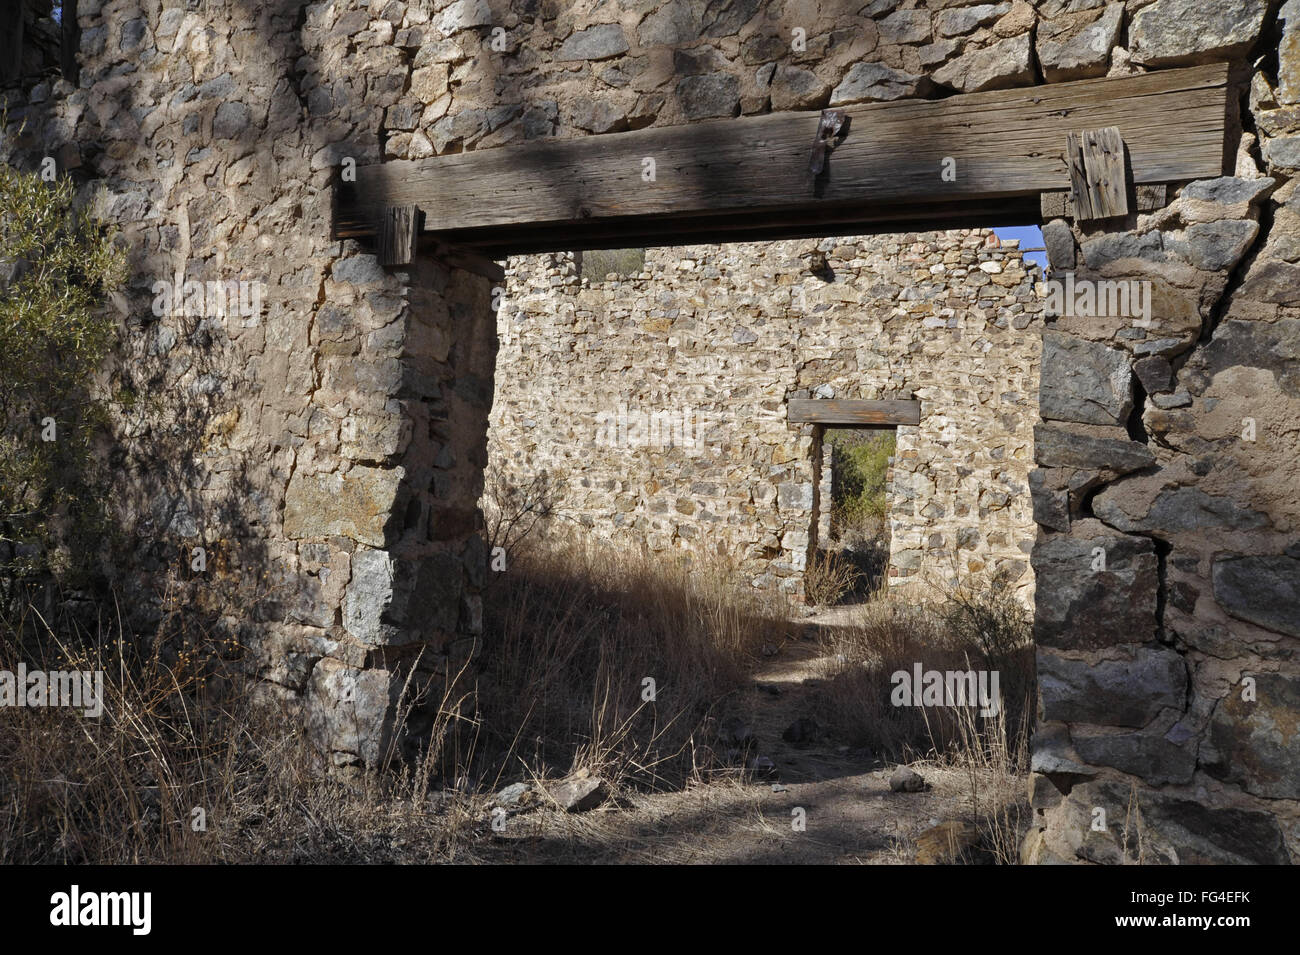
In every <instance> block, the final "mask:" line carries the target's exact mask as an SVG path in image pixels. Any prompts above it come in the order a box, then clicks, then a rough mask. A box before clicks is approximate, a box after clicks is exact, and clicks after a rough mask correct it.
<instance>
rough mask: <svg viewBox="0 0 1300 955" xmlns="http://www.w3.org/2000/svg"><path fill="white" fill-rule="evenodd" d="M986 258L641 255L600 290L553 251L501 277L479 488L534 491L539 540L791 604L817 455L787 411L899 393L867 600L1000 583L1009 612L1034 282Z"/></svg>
mask: <svg viewBox="0 0 1300 955" xmlns="http://www.w3.org/2000/svg"><path fill="white" fill-rule="evenodd" d="M997 243H998V240H997V237H996V236H994V235H993V234H992V233H990V232H988V231H983V230H980V231H965V232H950V233H930V234H922V235H904V236H877V237H870V238H853V237H848V238H841V239H826V240H822V241H821V242H817V241H811V240H810V241H802V242H794V241H789V242H773V243H757V244H755V243H737V244H730V245H723V246H716V245H713V246H688V247H685V248H675V249H662V248H661V249H650V250H648V252H647V254H646V261H645V267H644V271H643V272H641V273H640V274H638V275H636V276H634V277H628V278H620V277H617V276H610V277H609V278H610V279H611V280H609V281H606V277H605V276H597V275H589V274H580V270H579V269H578V267H577V263H576V262H575V259H574V257H573V256H572V255H553V256H549V255H548V256H526V257H520V258H517V259H515V260H512V262H511V270H510V272H509V273H508V275H507V282H506V286H505V288H506V291H507V295H506V297H505V299H504V302H503V307H502V308H501V309H500V311H499V317H498V336H499V338H500V340H501V342H502V347H501V351H500V353H499V354H498V358H497V376H496V388H497V394H496V401H495V402H494V404H493V410H492V417H491V425H490V436H491V437H490V442H489V458H490V466H489V474H490V476H491V478H492V479H493V480H501V481H504V482H506V483H507V484H510V485H514V486H529V485H531V484H532V483H533V482H535V481H537V480H538V479H539V478H540V476H541V475H543V474H544V475H545V476H546V479H547V482H548V487H549V489H550V492H551V494H553V495H554V497H553V499H552V500H550V501H548V503H549V505H550V508H551V512H550V516H551V524H552V526H553V529H554V530H557V531H560V532H564V531H566V530H573V531H576V532H577V533H578V534H579V535H580V536H582V537H586V538H595V539H601V540H610V541H614V542H617V543H620V544H621V545H623V546H626V547H631V548H638V547H640V546H642V545H645V546H648V547H649V548H650V549H651V550H653V551H658V552H663V551H686V552H690V553H699V554H704V555H707V558H708V559H709V560H716V559H722V560H724V561H731V562H734V563H735V564H736V565H737V567H738V569H739V570H740V571H741V572H742V573H744V574H745V577H746V579H747V580H748V581H749V582H750V583H752V584H753V586H755V587H757V588H761V589H778V590H780V591H783V592H785V593H787V594H790V595H793V596H796V597H798V596H800V595H801V594H802V587H803V572H804V569H805V566H806V561H807V558H808V553H809V548H810V547H816V546H817V545H818V543H819V542H821V543H822V544H823V546H824V545H825V543H826V542H827V541H828V539H829V535H830V526H829V523H830V522H829V518H830V492H831V487H830V482H831V462H830V447H829V445H828V444H827V445H823V443H822V436H821V428H820V427H819V426H815V425H802V426H800V425H797V424H795V425H792V424H789V423H788V422H787V420H786V417H787V413H786V402H787V400H788V399H790V398H840V399H868V400H870V399H882V398H913V397H915V398H918V399H920V401H921V407H922V420H921V424H920V425H919V426H911V425H904V426H901V427H899V428H898V446H897V452H896V460H895V465H894V467H893V469H892V480H891V482H890V492H889V493H890V511H889V518H890V528H891V554H890V569H889V580H890V583H891V584H893V585H898V584H901V583H903V582H908V581H911V580H915V581H917V582H922V581H924V582H927V583H931V584H934V583H947V582H949V581H950V580H952V579H954V578H955V579H962V580H965V579H968V578H970V576H971V575H972V574H981V573H982V574H983V575H984V576H985V577H987V576H988V575H989V574H991V573H993V572H1000V574H1001V575H1002V576H1003V577H1005V578H1006V579H1007V580H1009V581H1011V582H1012V583H1013V585H1014V586H1016V587H1017V588H1018V589H1019V590H1021V591H1022V592H1023V593H1024V594H1025V596H1026V597H1027V598H1028V597H1029V596H1030V595H1031V594H1032V577H1031V575H1030V573H1029V553H1030V550H1031V549H1032V547H1033V542H1034V531H1035V528H1034V522H1033V516H1032V509H1031V505H1030V500H1029V483H1028V482H1029V477H1028V475H1029V471H1030V469H1031V468H1032V466H1033V434H1032V428H1033V425H1034V423H1035V422H1036V421H1037V419H1038V414H1037V408H1036V401H1035V396H1036V395H1037V392H1038V351H1039V348H1040V347H1041V334H1042V317H1041V312H1042V307H1043V305H1042V301H1041V294H1040V292H1041V288H1042V286H1041V278H1042V276H1041V273H1040V272H1039V271H1038V269H1037V268H1036V267H1035V266H1033V265H1032V263H1031V264H1029V265H1028V266H1026V263H1025V262H1024V261H1023V260H1022V258H1021V255H1020V253H1019V251H1018V250H1017V249H1016V247H1015V245H1014V244H1009V245H1008V246H1007V247H1005V248H1004V247H999V245H998V244H997ZM581 272H584V273H585V272H586V270H585V269H582V270H581ZM1036 280H1037V282H1038V285H1037V289H1036ZM624 422H627V423H626V424H624ZM606 424H608V425H612V426H614V427H616V428H617V427H619V426H621V427H622V428H623V430H622V431H611V430H609V428H608V427H606ZM656 425H658V427H656ZM638 427H639V429H640V430H639V431H638V430H635V429H636V428H638ZM674 428H676V429H678V430H673V429H674ZM679 431H680V433H679Z"/></svg>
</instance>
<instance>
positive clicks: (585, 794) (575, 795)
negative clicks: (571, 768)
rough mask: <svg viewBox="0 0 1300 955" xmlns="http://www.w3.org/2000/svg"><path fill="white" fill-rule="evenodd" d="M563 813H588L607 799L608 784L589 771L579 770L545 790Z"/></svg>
mask: <svg viewBox="0 0 1300 955" xmlns="http://www.w3.org/2000/svg"><path fill="white" fill-rule="evenodd" d="M547 795H549V796H550V797H551V799H553V800H554V801H555V804H556V805H557V806H559V807H560V808H561V809H563V810H564V811H565V812H588V811H590V810H592V809H595V808H596V807H597V806H599V805H600V804H601V803H603V802H604V801H605V800H606V799H608V798H609V784H608V783H606V782H605V780H603V779H601V778H600V777H599V776H596V775H594V774H593V773H592V772H591V771H590V770H587V769H580V770H578V771H577V772H576V773H574V774H573V775H572V776H569V777H567V778H566V779H563V780H561V781H560V782H558V783H556V784H555V785H553V786H551V787H550V788H549V789H548V790H547Z"/></svg>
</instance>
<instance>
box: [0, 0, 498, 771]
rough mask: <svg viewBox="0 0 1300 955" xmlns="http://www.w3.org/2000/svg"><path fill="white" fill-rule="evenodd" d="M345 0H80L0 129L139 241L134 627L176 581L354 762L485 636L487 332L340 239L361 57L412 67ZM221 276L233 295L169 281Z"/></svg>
mask: <svg viewBox="0 0 1300 955" xmlns="http://www.w3.org/2000/svg"><path fill="white" fill-rule="evenodd" d="M351 6H353V7H355V9H352V10H349V9H348V8H349V4H316V5H302V4H293V3H270V4H268V3H253V2H248V3H244V2H231V3H223V4H203V5H198V4H186V3H180V2H177V3H172V2H166V3H163V2H152V0H151V2H137V0H109V2H97V0H82V2H81V3H80V4H79V7H78V12H79V14H80V17H79V22H80V26H81V31H82V32H81V44H82V45H81V63H82V70H81V76H80V86H79V88H77V89H73V88H72V87H71V86H70V85H69V84H68V83H67V82H66V81H65V80H63V79H60V78H58V77H57V76H56V75H49V76H46V77H41V78H38V81H36V82H32V80H31V79H29V80H28V81H27V83H26V84H25V85H24V88H23V89H21V90H10V91H9V92H8V93H7V94H6V101H7V102H8V103H9V113H8V118H9V120H10V125H9V127H7V128H6V130H5V134H4V138H3V147H2V148H0V160H3V161H6V162H9V163H11V164H13V165H15V166H18V167H19V168H24V169H28V170H33V171H34V170H37V169H39V168H40V166H41V163H42V160H43V159H44V157H47V156H49V157H53V158H54V159H56V161H57V167H58V171H59V173H60V174H67V175H71V176H73V177H74V178H75V179H76V180H77V181H78V182H79V183H81V184H83V188H82V193H83V195H84V197H85V198H86V200H87V201H92V200H93V201H95V202H97V203H98V205H99V207H100V209H101V211H102V213H103V214H104V215H105V216H106V217H107V219H108V220H109V221H111V222H113V223H114V224H116V225H117V226H118V227H119V228H120V230H121V241H122V243H123V245H124V246H125V247H126V248H127V249H128V252H129V258H130V262H129V264H130V271H131V277H130V283H129V286H128V287H127V288H126V289H124V290H123V292H122V294H121V295H120V296H118V297H117V299H116V301H115V306H116V309H117V312H118V314H119V315H120V319H121V327H122V341H123V349H122V354H121V355H120V356H118V360H117V361H116V362H115V364H114V366H113V367H112V369H111V370H110V380H109V381H108V382H107V383H106V384H107V385H108V388H107V391H108V392H109V393H111V394H112V395H114V397H115V399H116V400H115V403H114V411H115V414H116V418H117V428H116V433H115V435H114V436H113V440H112V443H111V450H110V452H109V453H110V460H111V463H112V464H113V466H114V467H115V469H116V473H117V474H118V475H119V486H118V487H116V488H115V495H114V504H115V506H116V507H117V510H118V513H117V515H116V516H117V523H118V525H119V526H120V527H121V528H122V529H123V530H124V531H125V532H126V534H127V536H128V542H127V546H128V554H127V555H126V556H125V557H124V558H123V559H122V560H121V562H120V563H119V564H118V565H117V566H110V567H108V568H106V571H107V572H108V574H109V576H110V577H111V579H112V580H113V581H114V583H115V584H117V585H118V586H119V587H121V588H122V589H123V590H124V591H125V592H126V593H128V594H129V595H130V596H131V599H130V601H129V602H128V604H129V606H131V607H132V608H133V609H134V611H135V616H136V620H135V623H136V624H137V625H138V626H142V627H152V626H155V625H156V624H157V622H158V621H159V620H160V619H161V616H162V604H163V600H164V597H166V598H167V599H168V600H169V601H170V602H171V603H172V604H173V605H174V606H180V607H183V608H185V609H184V611H183V612H184V613H185V614H186V616H187V617H189V618H191V622H201V624H202V626H205V627H207V626H213V627H217V628H219V629H220V630H224V631H226V632H229V633H232V634H233V635H235V636H237V637H238V639H239V641H240V643H241V644H242V645H243V646H244V647H245V649H246V663H247V665H248V668H249V669H250V671H251V672H252V673H253V674H254V675H256V676H257V677H259V678H261V680H262V684H261V686H262V688H263V690H265V691H267V692H269V693H272V694H275V695H278V696H281V697H284V698H285V699H286V700H287V701H288V702H290V703H295V704H299V705H301V708H302V718H303V720H304V721H305V723H306V725H307V726H308V728H309V729H310V730H311V731H312V732H313V734H314V735H315V737H316V739H317V740H318V742H319V743H320V745H321V748H322V749H323V750H324V751H325V752H327V753H329V754H331V759H332V761H333V763H334V764H335V765H336V766H337V767H338V768H340V769H341V770H344V771H351V768H353V767H355V766H357V765H360V764H363V763H374V762H376V761H378V759H379V758H380V755H381V753H382V752H383V751H385V750H386V748H387V747H388V745H389V743H390V742H391V741H390V739H389V734H388V718H389V716H390V715H391V709H392V700H393V698H394V694H395V693H396V692H397V687H398V686H400V682H401V680H402V679H403V672H402V671H403V667H404V666H405V665H406V664H407V663H409V662H410V661H412V660H414V659H416V658H417V657H418V658H419V660H420V666H421V668H422V669H423V670H426V671H429V672H430V673H431V675H435V676H436V675H438V674H440V673H441V672H443V671H445V670H446V668H447V665H448V663H449V661H453V662H454V661H457V660H459V659H460V658H462V657H464V656H465V655H466V654H468V653H470V652H472V650H473V649H474V642H475V641H476V639H477V632H478V630H479V628H480V626H481V604H480V601H479V597H478V595H477V592H478V587H479V586H480V584H481V581H482V575H483V572H484V567H485V558H484V552H483V548H482V540H481V538H480V536H479V535H478V534H477V528H478V520H477V513H476V501H477V499H478V497H479V494H480V492H481V482H482V467H483V465H484V464H485V462H486V457H485V452H484V442H485V440H486V416H487V409H488V406H489V404H490V402H491V397H492V384H491V382H492V367H493V354H494V351H495V339H494V336H493V334H492V330H493V326H492V315H491V311H490V283H489V282H488V281H487V280H486V279H483V278H480V277H478V276H473V275H469V274H468V273H463V272H460V271H457V270H454V269H449V268H445V267H443V266H440V265H438V264H436V263H433V262H429V261H421V262H418V263H416V264H415V265H414V266H412V267H411V268H409V269H402V270H394V271H387V272H386V271H385V270H384V269H382V268H380V267H379V266H378V265H377V262H376V259H375V257H374V256H373V255H371V254H369V251H368V250H366V249H364V248H362V247H360V246H358V245H357V244H356V243H353V242H343V243H340V242H331V241H330V219H329V216H330V183H331V180H332V177H333V176H334V175H336V168H335V167H336V165H337V164H338V163H340V162H341V161H342V160H343V159H344V158H345V157H348V158H352V159H354V160H355V161H356V162H357V163H358V164H364V163H367V162H375V161H378V160H379V158H380V157H381V154H382V150H381V142H382V133H381V130H382V129H383V123H384V115H385V110H386V109H388V108H389V107H391V106H392V105H393V103H394V102H395V101H396V99H397V96H398V94H399V93H400V91H401V89H402V85H403V84H402V83H398V85H397V86H396V88H392V87H390V86H389V85H388V83H389V78H387V77H386V76H385V75H384V74H383V73H382V71H379V70H376V71H374V72H372V73H367V72H364V71H357V70H355V69H354V68H353V66H352V64H355V63H356V62H357V59H358V58H360V59H362V60H366V61H367V62H370V63H372V64H374V65H376V67H378V65H380V64H383V63H386V62H389V61H390V60H391V61H393V62H396V60H398V59H401V54H399V53H398V52H397V51H396V50H395V49H394V48H393V47H392V45H391V42H390V41H391V40H392V34H393V30H394V28H395V27H396V26H400V25H401V24H402V23H403V21H404V19H405V16H406V14H405V12H404V5H403V4H397V7H401V8H403V9H401V10H397V11H396V12H393V11H390V12H389V14H388V16H389V19H386V18H385V17H383V16H380V15H379V11H376V13H375V16H374V17H372V16H371V14H370V13H369V12H368V10H367V9H364V8H365V7H366V5H365V4H352V5H351ZM226 281H233V282H235V283H244V284H243V285H242V286H238V285H237V286H232V287H231V296H230V301H229V302H228V303H227V305H226V306H224V307H222V306H220V305H219V304H217V302H216V295H215V293H216V291H217V289H216V287H215V285H214V286H213V287H212V288H211V289H209V287H208V286H206V284H205V285H198V286H195V285H187V284H186V283H190V282H197V283H207V282H213V283H219V282H226ZM160 282H163V283H170V284H171V285H172V286H173V287H174V292H175V294H174V295H172V298H173V304H176V305H177V306H178V309H177V310H175V311H174V310H172V309H171V308H169V307H167V306H168V303H165V302H163V301H162V299H161V296H162V294H163V293H162V292H161V291H160V289H159V287H158V286H157V285H156V283H160ZM236 289H242V291H243V292H244V295H243V301H242V304H243V305H245V306H247V307H246V308H243V309H239V308H237V307H236V304H235V303H236V302H239V301H240V294H239V292H238V291H236ZM195 547H202V548H203V549H204V551H205V552H206V565H207V569H206V570H205V571H203V572H201V573H193V572H191V570H190V567H191V556H190V555H191V553H192V552H193V549H194V548H195ZM195 617H198V618H200V619H199V620H194V619H192V618H195ZM418 682H419V681H417V683H418ZM417 728H418V727H417Z"/></svg>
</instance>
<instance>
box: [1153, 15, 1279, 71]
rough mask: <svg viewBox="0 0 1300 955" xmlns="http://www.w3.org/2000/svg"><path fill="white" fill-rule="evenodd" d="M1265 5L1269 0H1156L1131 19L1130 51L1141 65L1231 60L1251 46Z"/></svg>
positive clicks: (1257, 31) (1261, 19)
mask: <svg viewBox="0 0 1300 955" xmlns="http://www.w3.org/2000/svg"><path fill="white" fill-rule="evenodd" d="M1268 6H1269V5H1268V2H1267V0H1235V2H1233V3H1205V2H1204V0H1156V2H1155V3H1153V4H1151V5H1150V6H1149V7H1143V8H1142V9H1141V10H1139V11H1138V12H1137V13H1136V14H1135V15H1134V17H1133V22H1132V24H1131V25H1130V26H1129V33H1128V35H1129V50H1130V52H1131V53H1132V56H1133V60H1134V62H1136V63H1141V64H1143V65H1145V66H1170V65H1174V64H1178V65H1187V64H1191V63H1206V62H1210V61H1212V60H1224V59H1231V58H1232V57H1235V56H1240V55H1241V54H1243V53H1245V52H1247V51H1248V50H1249V49H1250V48H1251V46H1252V45H1253V44H1254V42H1255V40H1256V38H1258V36H1259V31H1260V28H1261V27H1262V26H1263V25H1264V15H1265V13H1267V12H1268Z"/></svg>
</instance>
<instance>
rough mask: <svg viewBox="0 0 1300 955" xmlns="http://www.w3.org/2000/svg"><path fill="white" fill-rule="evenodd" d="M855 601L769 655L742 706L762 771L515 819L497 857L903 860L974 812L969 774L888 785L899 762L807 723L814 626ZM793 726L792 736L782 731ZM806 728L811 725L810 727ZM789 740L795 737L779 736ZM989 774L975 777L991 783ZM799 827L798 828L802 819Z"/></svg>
mask: <svg viewBox="0 0 1300 955" xmlns="http://www.w3.org/2000/svg"><path fill="white" fill-rule="evenodd" d="M851 613H852V608H836V609H835V610H833V611H831V612H830V613H822V614H818V615H814V616H812V617H809V618H808V619H807V620H805V621H804V623H805V624H806V625H807V626H806V630H805V635H806V637H807V638H806V639H802V640H796V641H793V642H791V643H788V644H786V646H784V647H782V648H780V650H779V651H778V652H777V653H776V654H775V655H773V656H771V657H769V658H767V659H766V660H765V661H764V663H763V665H762V666H761V667H760V668H759V670H758V672H757V673H756V674H755V678H754V682H753V685H752V686H750V687H749V688H748V689H747V690H746V691H745V696H744V698H743V699H742V700H741V701H740V705H739V707H738V710H739V711H740V712H741V713H742V714H743V716H742V721H743V723H745V724H747V727H748V730H749V734H750V735H752V737H753V744H752V746H751V748H750V750H749V753H750V757H751V759H752V758H754V757H758V758H760V759H764V758H765V759H767V760H771V763H772V766H773V769H772V771H771V773H770V774H768V775H767V776H766V778H764V774H762V773H754V774H745V775H740V774H728V775H725V776H720V777H719V778H716V779H713V780H711V781H708V782H705V783H701V784H697V785H693V786H691V787H689V788H687V789H685V790H683V791H678V792H664V793H651V794H636V795H632V796H630V797H628V798H627V799H626V801H625V802H624V803H623V804H622V805H618V806H616V805H606V806H603V807H601V808H599V809H597V810H594V811H592V812H587V813H581V814H564V813H560V812H557V811H553V810H539V811H534V812H529V813H524V814H520V815H517V816H511V817H510V818H509V820H508V822H507V825H506V831H505V832H502V833H496V834H494V838H493V845H494V849H495V853H496V854H500V856H502V858H499V859H498V860H496V861H503V862H504V861H513V862H522V863H527V862H593V863H646V862H665V863H728V862H735V863H775V864H790V863H859V864H882V863H885V864H887V863H906V862H911V861H913V859H914V855H915V846H914V839H915V837H916V836H917V835H918V834H919V833H921V832H922V831H924V830H926V829H929V828H930V827H932V826H935V825H937V824H939V823H940V822H945V821H948V820H952V819H958V818H966V819H969V818H971V799H970V791H971V779H970V777H969V776H968V775H967V774H966V773H965V772H961V771H957V770H954V769H949V768H944V767H939V766H936V765H932V764H921V763H914V764H912V766H913V768H914V769H916V770H917V771H918V772H920V773H921V774H922V776H924V778H925V780H926V781H927V783H929V784H930V788H929V789H928V790H927V791H924V792H916V793H901V792H892V791H891V790H890V787H889V776H890V773H891V772H892V771H893V769H894V767H893V766H886V765H884V764H882V763H880V762H878V761H877V760H875V758H874V756H873V754H871V753H869V752H864V751H853V750H851V749H850V748H849V747H848V746H845V745H842V744H837V743H836V742H835V741H834V740H831V739H827V738H826V737H825V736H824V734H821V733H819V732H817V731H816V730H815V729H812V728H811V727H809V725H808V724H807V723H806V722H805V723H802V724H798V723H797V721H800V720H807V719H808V718H809V716H810V714H811V709H812V697H813V694H814V693H815V691H816V687H817V685H818V682H819V680H820V675H821V674H822V673H823V672H825V671H824V669H823V664H824V662H825V658H824V657H823V656H821V653H822V651H821V650H820V649H819V648H820V647H821V645H822V644H821V641H820V640H818V639H816V638H815V637H816V634H817V631H818V630H819V629H820V628H822V627H826V626H835V625H842V624H843V623H845V622H847V619H846V618H847V617H849V616H851ZM792 727H793V728H794V730H795V731H794V732H790V733H787V730H790V729H791V728H792ZM810 730H811V731H810ZM783 736H786V737H788V738H783ZM994 782H995V781H994V780H989V779H984V780H980V783H979V784H980V786H981V788H987V787H988V786H990V785H991V784H992V783H994ZM801 821H802V823H803V825H802V828H800V826H799V823H800V822H801Z"/></svg>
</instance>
